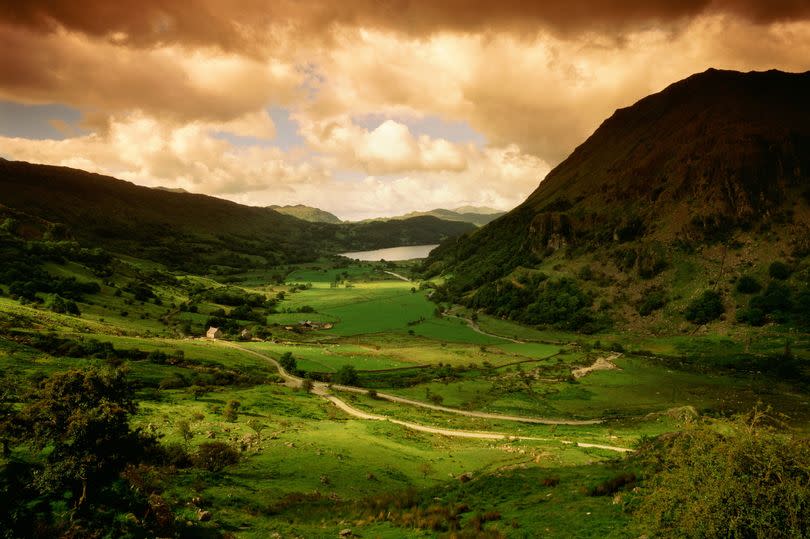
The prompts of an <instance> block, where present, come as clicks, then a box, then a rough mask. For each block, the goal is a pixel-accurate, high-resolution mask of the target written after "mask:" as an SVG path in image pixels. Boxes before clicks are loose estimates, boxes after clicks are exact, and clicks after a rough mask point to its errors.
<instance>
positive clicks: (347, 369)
mask: <svg viewBox="0 0 810 539" xmlns="http://www.w3.org/2000/svg"><path fill="white" fill-rule="evenodd" d="M333 380H334V382H335V383H336V384H340V385H343V386H356V385H357V383H358V376H357V370H356V369H355V368H354V366H353V365H343V366H342V367H340V368H339V369H338V371H337V372H336V373H335V374H334V376H333Z"/></svg>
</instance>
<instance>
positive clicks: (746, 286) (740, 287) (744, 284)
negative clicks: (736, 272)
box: [737, 275, 762, 294]
mask: <svg viewBox="0 0 810 539" xmlns="http://www.w3.org/2000/svg"><path fill="white" fill-rule="evenodd" d="M760 290H762V285H761V284H759V281H757V280H756V279H755V278H754V277H751V276H750V275H743V276H742V277H740V280H739V281H737V292H739V293H740V294H756V293H757V292H759V291H760Z"/></svg>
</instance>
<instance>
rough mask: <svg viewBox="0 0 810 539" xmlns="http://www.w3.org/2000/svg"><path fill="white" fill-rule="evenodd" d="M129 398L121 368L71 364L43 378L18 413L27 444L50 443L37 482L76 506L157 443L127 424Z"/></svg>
mask: <svg viewBox="0 0 810 539" xmlns="http://www.w3.org/2000/svg"><path fill="white" fill-rule="evenodd" d="M133 398H134V392H133V389H132V387H131V385H130V384H129V383H128V382H127V380H126V376H125V373H124V371H122V370H120V369H116V370H110V369H95V368H93V369H86V370H78V369H73V370H70V371H67V372H63V373H57V374H55V375H53V376H52V377H51V378H48V379H46V380H44V381H43V382H42V383H41V384H40V387H39V388H38V390H37V391H36V394H35V399H34V400H33V402H31V403H30V404H29V405H28V406H26V408H25V409H24V410H23V412H22V414H23V417H24V418H25V420H26V422H27V425H28V426H29V428H30V439H29V440H28V441H29V442H30V443H31V445H32V446H33V447H34V448H36V449H39V450H44V449H45V448H50V451H49V452H48V453H47V455H46V456H45V466H44V468H43V469H42V471H41V473H38V474H37V476H36V484H37V487H38V488H39V489H40V490H41V491H42V492H43V493H46V494H53V495H57V496H59V495H60V493H62V492H65V491H67V492H68V493H69V496H70V500H71V501H72V502H73V506H74V507H75V508H76V509H79V510H81V509H83V508H85V507H86V506H87V505H89V502H92V501H94V500H96V499H101V498H102V496H101V491H102V490H103V488H104V487H106V486H108V485H109V484H110V483H112V482H113V481H114V480H115V479H117V478H118V476H119V475H120V473H121V472H122V471H123V470H124V468H125V467H126V465H127V464H129V463H134V462H139V461H140V460H142V458H143V457H144V455H145V452H146V450H147V449H148V448H149V447H150V446H154V445H155V443H156V442H155V440H154V439H153V438H150V437H147V436H145V435H143V434H141V433H140V431H138V430H133V429H132V428H131V427H130V425H129V418H130V415H132V414H134V413H135V412H136V411H137V406H136V404H135V401H134V400H133Z"/></svg>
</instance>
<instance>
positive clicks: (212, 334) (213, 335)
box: [205, 326, 222, 339]
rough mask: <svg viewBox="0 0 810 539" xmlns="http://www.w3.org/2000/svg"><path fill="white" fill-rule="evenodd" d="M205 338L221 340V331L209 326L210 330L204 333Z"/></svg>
mask: <svg viewBox="0 0 810 539" xmlns="http://www.w3.org/2000/svg"><path fill="white" fill-rule="evenodd" d="M205 336H206V337H207V338H209V339H221V338H222V331H221V330H220V329H219V328H215V327H214V326H211V327H210V328H208V331H206V332H205Z"/></svg>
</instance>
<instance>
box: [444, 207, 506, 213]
mask: <svg viewBox="0 0 810 539" xmlns="http://www.w3.org/2000/svg"><path fill="white" fill-rule="evenodd" d="M453 211H454V212H456V213H480V214H481V215H491V214H493V213H497V214H499V215H503V214H504V213H506V212H503V211H501V210H496V209H495V208H489V207H487V206H459V207H458V208H453Z"/></svg>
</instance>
